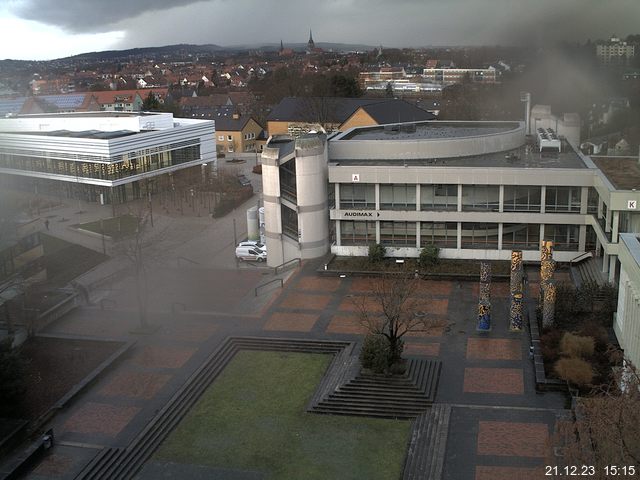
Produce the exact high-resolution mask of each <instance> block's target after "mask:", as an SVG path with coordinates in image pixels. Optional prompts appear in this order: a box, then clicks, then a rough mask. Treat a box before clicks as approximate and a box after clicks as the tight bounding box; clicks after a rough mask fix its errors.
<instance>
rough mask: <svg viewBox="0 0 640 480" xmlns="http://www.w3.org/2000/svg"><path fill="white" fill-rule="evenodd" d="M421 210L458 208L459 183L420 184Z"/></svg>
mask: <svg viewBox="0 0 640 480" xmlns="http://www.w3.org/2000/svg"><path fill="white" fill-rule="evenodd" d="M420 209H421V210H449V211H455V210H457V209H458V185H420Z"/></svg>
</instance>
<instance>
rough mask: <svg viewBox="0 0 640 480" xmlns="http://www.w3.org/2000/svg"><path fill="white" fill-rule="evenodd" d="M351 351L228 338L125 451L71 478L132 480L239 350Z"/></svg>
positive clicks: (335, 344)
mask: <svg viewBox="0 0 640 480" xmlns="http://www.w3.org/2000/svg"><path fill="white" fill-rule="evenodd" d="M352 348H353V343H351V342H340V341H317V340H304V339H300V340H298V339H284V338H256V337H231V338H228V339H227V340H226V341H225V342H224V343H223V344H222V345H221V346H220V347H219V348H218V349H217V350H216V351H215V352H214V353H212V354H211V355H210V356H209V358H208V359H207V360H206V361H205V363H204V364H203V365H202V366H201V367H199V368H198V369H197V370H196V371H195V372H194V373H193V375H192V376H191V377H190V378H189V379H188V380H187V381H186V382H185V384H184V385H183V386H182V388H180V390H178V391H177V392H176V393H175V394H174V395H173V397H172V398H171V399H170V400H169V401H168V402H167V404H166V405H165V406H164V407H163V408H162V409H161V410H160V411H159V412H158V413H157V414H156V416H155V417H154V418H153V420H152V421H151V422H150V423H149V424H148V425H147V426H146V427H145V428H144V429H143V430H142V432H140V434H139V435H138V436H137V437H136V438H135V439H134V440H133V441H132V442H131V443H130V444H129V446H127V447H126V448H121V447H118V448H115V447H110V448H104V449H103V450H101V451H100V452H99V453H98V454H97V455H96V456H95V457H94V458H93V459H92V461H91V462H89V464H87V465H86V466H85V468H84V469H83V470H82V471H81V472H80V473H79V474H78V475H77V476H76V477H75V478H76V479H87V480H88V479H91V480H98V479H100V480H106V479H113V480H124V479H130V478H133V477H134V475H135V474H136V472H137V471H138V470H139V469H140V468H141V467H142V465H143V464H144V463H145V462H146V461H147V460H148V459H149V458H151V455H153V452H154V451H155V450H156V449H157V448H158V446H159V445H160V443H162V441H163V440H164V439H165V438H166V437H167V435H169V433H170V432H171V431H172V430H173V429H174V428H175V427H176V426H177V425H178V423H179V422H180V421H181V420H182V419H183V418H184V416H185V415H186V413H187V412H188V411H189V409H190V408H191V407H193V405H194V404H195V403H196V402H197V401H198V399H199V398H200V396H201V395H202V394H203V393H204V391H205V390H206V389H207V388H208V387H209V386H210V385H211V383H212V382H213V381H214V380H215V379H216V377H217V376H218V375H219V374H220V373H221V372H222V371H223V370H224V368H225V367H226V366H227V364H228V363H229V362H230V361H231V359H232V358H233V356H234V355H235V354H236V352H238V351H239V350H270V351H279V352H304V353H325V354H333V355H336V356H339V354H340V353H342V352H343V351H345V350H348V351H351V349H352ZM334 361H335V358H334Z"/></svg>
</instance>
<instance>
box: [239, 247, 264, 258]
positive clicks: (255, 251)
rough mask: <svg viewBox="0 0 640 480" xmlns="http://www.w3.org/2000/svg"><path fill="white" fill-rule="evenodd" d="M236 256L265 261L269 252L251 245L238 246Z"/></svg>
mask: <svg viewBox="0 0 640 480" xmlns="http://www.w3.org/2000/svg"><path fill="white" fill-rule="evenodd" d="M236 258H239V259H240V260H245V261H253V262H264V261H266V260H267V252H265V251H264V250H260V249H259V248H255V247H254V246H251V247H241V246H238V247H236Z"/></svg>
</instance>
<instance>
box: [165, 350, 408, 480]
mask: <svg viewBox="0 0 640 480" xmlns="http://www.w3.org/2000/svg"><path fill="white" fill-rule="evenodd" d="M330 360H331V357H330V356H329V355H321V354H301V353H280V352H255V351H240V352H238V353H237V354H236V356H235V357H234V359H233V360H232V361H231V363H230V364H229V365H228V366H227V368H226V369H225V370H224V372H222V374H221V375H220V377H218V379H217V380H216V381H215V382H214V384H213V385H212V386H211V387H210V388H209V389H208V390H207V391H206V392H205V394H204V395H203V397H202V398H201V399H200V400H199V402H198V403H197V404H196V406H195V407H194V408H193V409H192V410H191V411H190V412H189V414H188V415H187V416H186V417H185V418H184V419H183V420H182V422H181V423H180V424H179V425H178V427H177V428H176V430H175V431H174V432H172V433H171V435H170V436H169V437H168V438H167V440H166V441H165V442H164V443H163V444H162V446H161V447H160V449H159V451H158V452H157V453H156V459H157V460H162V461H172V462H178V463H193V464H201V465H210V466H215V467H223V468H235V469H246V470H258V471H262V472H266V473H268V474H269V475H268V478H269V479H270V480H276V479H278V480H291V479H305V480H313V479H318V480H327V479H332V480H339V479H354V480H356V479H357V480H361V479H367V480H375V479H380V480H388V479H394V478H400V474H401V472H402V465H403V461H404V456H405V451H406V446H407V440H408V436H409V430H410V422H408V421H401V420H380V419H370V418H361V417H344V416H331V415H315V414H309V413H305V411H304V408H305V405H306V403H307V402H308V400H309V398H310V397H311V395H312V394H313V392H314V390H315V388H316V386H317V384H318V382H319V381H320V379H321V377H322V375H323V374H324V371H325V370H326V368H327V366H328V364H329V362H330Z"/></svg>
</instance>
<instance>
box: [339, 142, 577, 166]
mask: <svg viewBox="0 0 640 480" xmlns="http://www.w3.org/2000/svg"><path fill="white" fill-rule="evenodd" d="M562 150H563V151H562V152H542V153H540V152H538V151H537V150H536V149H535V148H533V149H532V150H531V151H530V152H529V153H526V152H525V146H524V145H523V146H521V147H518V148H515V149H511V150H506V151H503V152H497V153H487V154H481V155H472V156H467V157H450V158H442V159H440V158H416V159H364V160H359V159H358V160H350V159H340V160H334V161H330V164H331V165H340V166H390V167H391V166H396V167H397V166H404V165H407V166H416V167H474V168H575V169H582V168H585V169H586V168H588V167H587V165H586V164H585V163H584V162H583V161H582V158H581V157H580V156H579V155H578V154H577V153H576V152H575V151H574V150H573V148H572V147H571V146H570V145H568V144H567V143H566V142H565V141H563V149H562Z"/></svg>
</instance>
